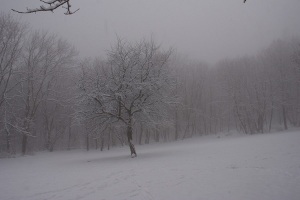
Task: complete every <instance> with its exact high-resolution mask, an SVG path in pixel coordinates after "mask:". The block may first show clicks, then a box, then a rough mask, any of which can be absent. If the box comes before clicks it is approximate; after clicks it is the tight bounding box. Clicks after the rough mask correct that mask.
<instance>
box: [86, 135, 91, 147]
mask: <svg viewBox="0 0 300 200" xmlns="http://www.w3.org/2000/svg"><path fill="white" fill-rule="evenodd" d="M86 150H87V151H89V150H90V138H89V134H86Z"/></svg>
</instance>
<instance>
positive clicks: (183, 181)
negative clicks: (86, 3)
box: [0, 131, 300, 200]
mask: <svg viewBox="0 0 300 200" xmlns="http://www.w3.org/2000/svg"><path fill="white" fill-rule="evenodd" d="M136 148H137V153H138V157H137V158H130V157H129V156H128V155H129V148H128V147H122V148H114V149H112V150H110V151H105V152H99V151H90V152H85V151H83V150H76V151H65V152H53V153H48V152H43V153H37V154H36V155H34V156H25V157H18V158H9V159H0V199H1V200H79V199H83V200H102V199H107V200H119V199H120V200H121V199H128V200H148V199H149V200H150V199H153V200H160V199H161V200H176V199H178V200H193V199H197V200H212V199H213V200H222V199H225V200H299V199H300V132H299V131H290V132H281V133H273V134H263V135H254V136H234V137H233V136H226V137H225V136H224V137H223V136H221V137H220V138H218V137H216V136H212V137H200V138H192V139H187V140H183V141H177V142H172V143H160V144H150V145H143V146H136Z"/></svg>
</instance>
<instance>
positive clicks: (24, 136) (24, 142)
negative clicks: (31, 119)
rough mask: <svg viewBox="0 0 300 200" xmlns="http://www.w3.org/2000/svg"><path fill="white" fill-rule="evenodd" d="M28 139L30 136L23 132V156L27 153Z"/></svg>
mask: <svg viewBox="0 0 300 200" xmlns="http://www.w3.org/2000/svg"><path fill="white" fill-rule="evenodd" d="M27 140H28V136H27V135H25V134H23V136H22V155H23V156H24V155H25V154H26V150H27Z"/></svg>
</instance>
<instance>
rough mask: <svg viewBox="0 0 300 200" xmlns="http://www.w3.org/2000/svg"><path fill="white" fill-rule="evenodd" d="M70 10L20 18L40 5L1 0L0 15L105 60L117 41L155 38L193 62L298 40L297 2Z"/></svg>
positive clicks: (135, 0)
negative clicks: (71, 12)
mask: <svg viewBox="0 0 300 200" xmlns="http://www.w3.org/2000/svg"><path fill="white" fill-rule="evenodd" d="M72 2H73V3H72V7H73V10H75V9H77V8H80V10H79V11H78V12H77V13H76V14H74V15H71V16H65V15H64V14H63V12H64V10H63V9H58V10H56V11H55V13H54V14H53V13H45V12H43V13H37V14H26V15H24V14H18V13H14V12H11V11H10V9H11V8H14V9H18V10H25V9H26V7H29V8H35V7H38V6H39V5H41V2H40V1H39V0H0V10H1V11H5V12H9V13H12V14H13V15H15V16H18V17H20V18H21V20H22V21H24V22H29V23H30V25H31V27H32V28H33V29H35V30H36V29H38V30H46V31H50V32H52V33H56V34H57V35H59V36H61V37H63V38H65V39H68V41H69V42H71V43H72V44H73V45H74V46H75V47H76V48H77V49H78V50H79V51H80V54H81V55H82V56H91V57H94V56H102V57H103V56H104V55H105V50H106V49H109V48H110V46H111V45H112V44H113V43H114V42H115V41H116V36H117V35H118V36H119V37H121V38H125V39H127V40H129V41H136V40H140V39H142V38H150V37H153V38H154V39H155V41H156V42H158V43H160V44H162V46H164V47H169V46H172V47H174V48H175V49H177V52H179V53H181V54H183V55H186V56H188V57H189V58H191V59H193V60H198V61H206V62H209V63H214V62H216V61H218V60H220V59H222V58H226V57H232V58H234V57H237V56H244V55H253V54H255V53H256V52H257V51H258V50H261V49H262V48H264V47H267V46H268V45H269V44H270V43H271V42H272V41H273V40H276V39H280V38H285V37H293V36H300V0H248V1H247V3H245V4H244V3H243V0H72Z"/></svg>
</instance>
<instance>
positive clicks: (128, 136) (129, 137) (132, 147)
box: [127, 120, 137, 158]
mask: <svg viewBox="0 0 300 200" xmlns="http://www.w3.org/2000/svg"><path fill="white" fill-rule="evenodd" d="M127 139H128V145H129V148H130V154H131V157H132V158H134V157H136V156H137V154H136V151H135V147H134V145H133V144H132V126H131V120H130V121H129V124H128V126H127Z"/></svg>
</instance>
